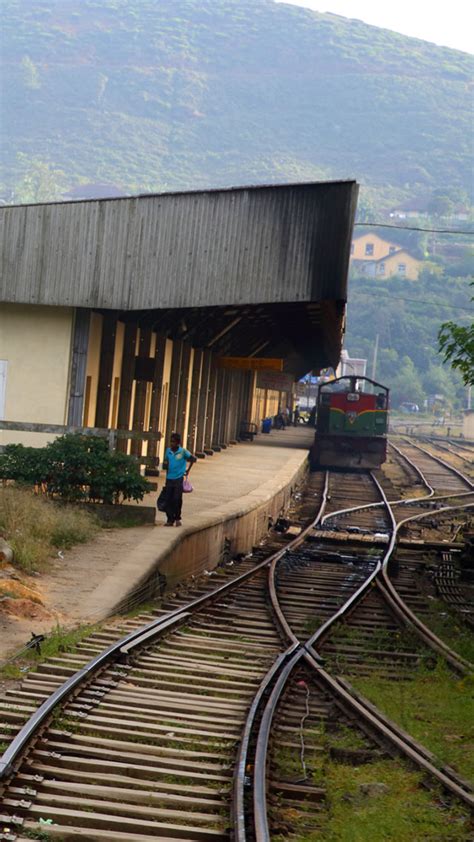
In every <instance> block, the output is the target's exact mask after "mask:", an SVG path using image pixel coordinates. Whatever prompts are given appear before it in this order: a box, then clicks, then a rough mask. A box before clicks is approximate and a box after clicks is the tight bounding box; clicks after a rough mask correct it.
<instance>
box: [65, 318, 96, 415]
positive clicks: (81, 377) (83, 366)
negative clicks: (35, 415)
mask: <svg viewBox="0 0 474 842" xmlns="http://www.w3.org/2000/svg"><path fill="white" fill-rule="evenodd" d="M90 322H91V311H90V310H86V309H85V308H83V307H78V308H77V309H76V311H75V314H74V334H73V340H72V359H71V371H70V376H69V406H68V416H67V423H68V424H74V425H75V426H76V427H80V426H81V425H82V418H83V412H84V395H85V390H86V370H87V348H88V345H89V329H90Z"/></svg>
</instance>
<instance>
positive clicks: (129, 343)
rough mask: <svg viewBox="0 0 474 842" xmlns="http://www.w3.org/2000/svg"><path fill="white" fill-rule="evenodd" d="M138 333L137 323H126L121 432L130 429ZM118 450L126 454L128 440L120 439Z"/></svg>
mask: <svg viewBox="0 0 474 842" xmlns="http://www.w3.org/2000/svg"><path fill="white" fill-rule="evenodd" d="M137 331H138V327H137V325H136V324H135V323H133V322H127V323H126V325H125V332H124V338H123V351H122V370H121V374H120V397H119V405H118V417H117V427H118V428H119V429H120V430H128V429H130V415H131V412H132V393H133V381H134V378H135V350H136V345H137ZM117 448H118V450H121V451H122V452H123V453H126V452H127V439H118V441H117Z"/></svg>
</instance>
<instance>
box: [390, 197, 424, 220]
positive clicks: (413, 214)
mask: <svg viewBox="0 0 474 842" xmlns="http://www.w3.org/2000/svg"><path fill="white" fill-rule="evenodd" d="M390 216H391V218H392V219H423V218H425V217H428V216H429V213H428V207H427V204H426V202H423V201H421V200H419V199H412V200H410V201H406V202H404V203H403V205H400V206H399V207H398V208H393V209H392V210H391V211H390Z"/></svg>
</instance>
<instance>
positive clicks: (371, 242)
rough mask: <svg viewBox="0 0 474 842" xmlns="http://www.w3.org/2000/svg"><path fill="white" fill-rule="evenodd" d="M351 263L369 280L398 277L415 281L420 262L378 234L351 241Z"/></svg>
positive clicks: (366, 235)
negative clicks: (369, 278)
mask: <svg viewBox="0 0 474 842" xmlns="http://www.w3.org/2000/svg"><path fill="white" fill-rule="evenodd" d="M351 261H352V262H353V264H354V265H355V266H357V269H358V270H359V271H360V272H362V273H363V274H364V275H367V276H369V277H371V278H390V277H391V276H392V275H400V276H401V277H404V278H407V279H408V280H409V281H416V280H417V278H418V275H419V272H420V269H421V266H422V261H421V260H418V259H417V258H416V257H413V255H412V254H410V252H409V251H407V250H406V249H404V248H402V247H401V246H400V245H397V244H396V243H393V242H391V241H389V240H384V239H383V238H382V237H379V236H378V234H362V236H360V237H357V238H356V239H355V240H353V242H352V245H351Z"/></svg>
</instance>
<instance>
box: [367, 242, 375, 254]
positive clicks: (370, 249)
mask: <svg viewBox="0 0 474 842" xmlns="http://www.w3.org/2000/svg"><path fill="white" fill-rule="evenodd" d="M373 253H374V244H373V243H366V244H365V254H366V256H367V257H372V256H373Z"/></svg>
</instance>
